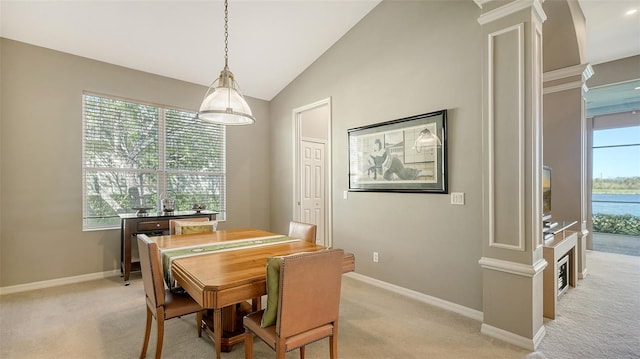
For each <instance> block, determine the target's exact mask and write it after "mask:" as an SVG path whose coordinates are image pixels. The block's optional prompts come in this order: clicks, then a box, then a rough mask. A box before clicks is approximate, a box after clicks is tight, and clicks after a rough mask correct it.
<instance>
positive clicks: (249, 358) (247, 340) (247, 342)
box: [244, 330, 254, 359]
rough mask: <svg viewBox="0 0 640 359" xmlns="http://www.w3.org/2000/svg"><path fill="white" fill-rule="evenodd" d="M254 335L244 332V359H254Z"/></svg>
mask: <svg viewBox="0 0 640 359" xmlns="http://www.w3.org/2000/svg"><path fill="white" fill-rule="evenodd" d="M253 337H254V335H253V333H251V332H250V331H248V330H245V332H244V359H253Z"/></svg>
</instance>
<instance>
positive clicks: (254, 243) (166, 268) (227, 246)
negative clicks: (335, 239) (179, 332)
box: [160, 235, 300, 290]
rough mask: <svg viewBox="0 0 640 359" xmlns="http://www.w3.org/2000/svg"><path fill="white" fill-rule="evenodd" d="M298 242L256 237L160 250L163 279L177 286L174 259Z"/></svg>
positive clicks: (275, 237) (288, 238) (172, 285)
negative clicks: (172, 265) (174, 277)
mask: <svg viewBox="0 0 640 359" xmlns="http://www.w3.org/2000/svg"><path fill="white" fill-rule="evenodd" d="M295 241H300V239H296V238H291V237H287V236H283V235H276V236H267V237H256V238H248V239H238V240H233V241H224V242H215V243H210V244H205V245H192V246H185V247H180V248H172V249H164V250H162V249H161V250H160V255H161V256H162V270H163V272H164V279H165V281H166V283H167V285H168V286H169V288H170V289H172V290H174V289H175V288H176V287H177V285H176V283H175V280H174V279H173V275H172V273H171V263H172V262H173V261H174V260H175V259H180V258H186V257H193V256H199V255H203V254H210V253H213V252H224V251H232V250H236V249H244V248H254V247H262V246H268V245H273V244H281V243H288V242H295Z"/></svg>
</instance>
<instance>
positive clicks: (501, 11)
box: [474, 0, 547, 25]
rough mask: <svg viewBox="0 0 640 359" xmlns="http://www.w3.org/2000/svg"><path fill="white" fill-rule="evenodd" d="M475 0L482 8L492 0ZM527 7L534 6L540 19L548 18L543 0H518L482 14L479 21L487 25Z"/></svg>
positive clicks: (535, 12)
mask: <svg viewBox="0 0 640 359" xmlns="http://www.w3.org/2000/svg"><path fill="white" fill-rule="evenodd" d="M474 1H475V2H476V4H477V5H478V6H479V7H480V8H482V6H483V5H484V4H486V3H488V2H489V1H490V0H474ZM527 8H532V9H533V13H534V14H535V15H536V16H537V17H538V18H539V19H540V21H541V22H544V21H546V20H547V14H545V12H544V10H543V9H542V2H541V0H516V1H514V2H511V3H509V4H506V5H503V6H500V7H498V8H496V9H493V10H491V11H488V12H486V13H484V14H482V15H480V17H479V18H478V23H480V25H486V24H488V23H490V22H493V21H496V20H499V19H502V18H503V17H506V16H509V15H511V14H514V13H516V12H518V11H521V10H524V9H527Z"/></svg>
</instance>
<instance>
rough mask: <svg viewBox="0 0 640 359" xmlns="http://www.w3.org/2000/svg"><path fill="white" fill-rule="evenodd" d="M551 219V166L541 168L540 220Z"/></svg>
mask: <svg viewBox="0 0 640 359" xmlns="http://www.w3.org/2000/svg"><path fill="white" fill-rule="evenodd" d="M550 219H551V167H549V166H544V167H543V168H542V220H543V221H548V220H550Z"/></svg>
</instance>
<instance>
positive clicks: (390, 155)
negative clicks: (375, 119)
mask: <svg viewBox="0 0 640 359" xmlns="http://www.w3.org/2000/svg"><path fill="white" fill-rule="evenodd" d="M347 132H348V141H349V142H348V143H349V191H373V192H410V193H420V192H424V193H449V192H448V191H449V188H448V181H447V174H448V169H447V110H440V111H435V112H429V113H425V114H421V115H416V116H411V117H405V118H401V119H397V120H392V121H387V122H381V123H377V124H373V125H368V126H363V127H358V128H352V129H349V130H348V131H347Z"/></svg>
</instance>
